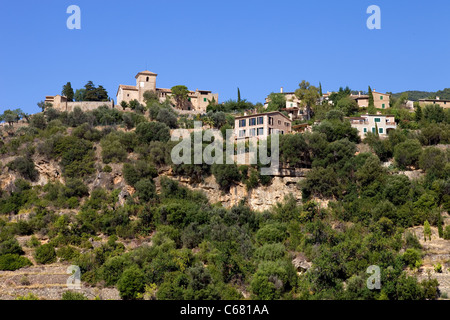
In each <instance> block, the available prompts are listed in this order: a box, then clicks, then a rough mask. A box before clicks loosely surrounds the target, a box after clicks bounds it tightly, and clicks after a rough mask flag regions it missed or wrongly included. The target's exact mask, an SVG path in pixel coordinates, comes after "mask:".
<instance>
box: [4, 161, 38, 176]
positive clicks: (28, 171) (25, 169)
mask: <svg viewBox="0 0 450 320" xmlns="http://www.w3.org/2000/svg"><path fill="white" fill-rule="evenodd" d="M7 166H8V168H10V169H11V170H14V171H17V172H19V173H20V174H21V175H22V176H23V177H24V178H25V179H28V180H31V181H35V180H36V179H37V177H38V176H39V172H38V171H37V170H36V168H35V166H34V162H33V161H32V160H30V159H29V158H25V157H18V158H16V159H14V160H13V161H11V162H9V163H8V164H7Z"/></svg>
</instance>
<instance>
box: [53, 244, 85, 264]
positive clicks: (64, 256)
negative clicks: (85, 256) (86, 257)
mask: <svg viewBox="0 0 450 320" xmlns="http://www.w3.org/2000/svg"><path fill="white" fill-rule="evenodd" d="M56 255H57V256H58V257H59V258H60V259H61V261H71V260H73V259H75V258H77V257H78V256H79V255H80V252H79V251H78V250H77V249H75V248H74V247H71V246H64V247H61V248H59V249H58V251H56Z"/></svg>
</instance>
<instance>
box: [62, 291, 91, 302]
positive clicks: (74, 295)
mask: <svg viewBox="0 0 450 320" xmlns="http://www.w3.org/2000/svg"><path fill="white" fill-rule="evenodd" d="M62 300H88V298H86V296H85V295H84V294H83V293H81V292H75V291H70V290H69V291H65V292H64V293H63V294H62Z"/></svg>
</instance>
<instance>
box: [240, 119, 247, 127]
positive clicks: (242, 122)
mask: <svg viewBox="0 0 450 320" xmlns="http://www.w3.org/2000/svg"><path fill="white" fill-rule="evenodd" d="M245 126H246V121H245V119H242V120H239V127H245Z"/></svg>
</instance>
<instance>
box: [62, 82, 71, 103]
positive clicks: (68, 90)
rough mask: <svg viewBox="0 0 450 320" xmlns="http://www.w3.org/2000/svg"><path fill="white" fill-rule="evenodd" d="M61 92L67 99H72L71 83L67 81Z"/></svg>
mask: <svg viewBox="0 0 450 320" xmlns="http://www.w3.org/2000/svg"><path fill="white" fill-rule="evenodd" d="M61 94H62V95H63V96H65V97H66V98H67V101H73V97H74V93H73V88H72V84H71V83H70V82H67V83H66V84H65V85H64V86H63V89H62V92H61Z"/></svg>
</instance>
